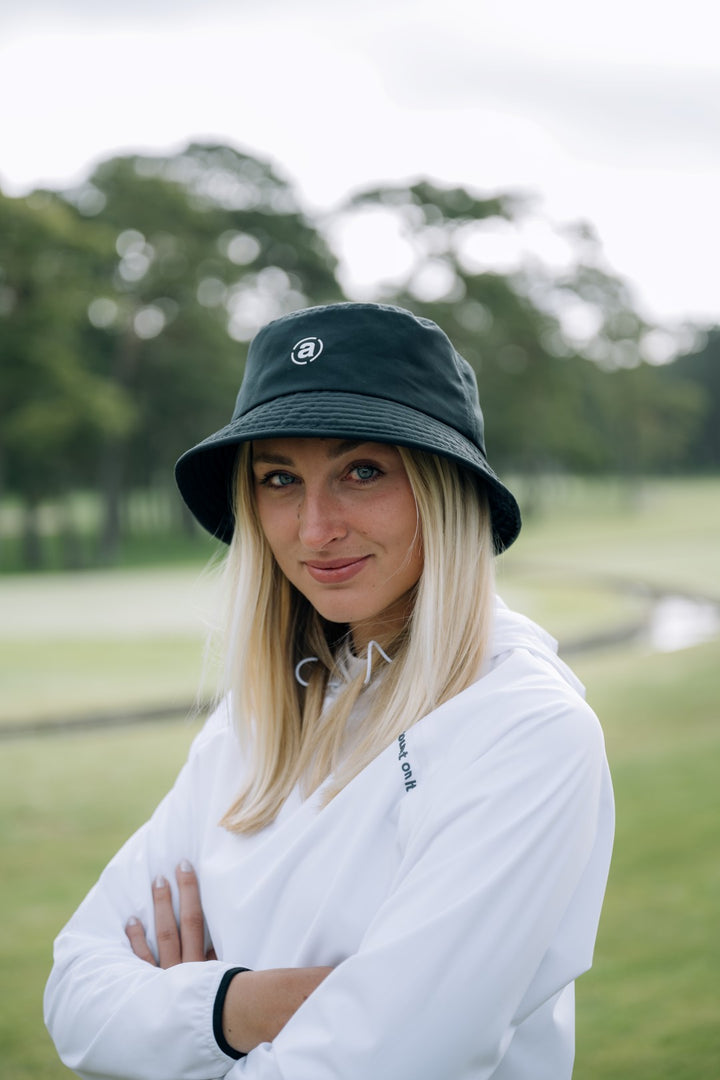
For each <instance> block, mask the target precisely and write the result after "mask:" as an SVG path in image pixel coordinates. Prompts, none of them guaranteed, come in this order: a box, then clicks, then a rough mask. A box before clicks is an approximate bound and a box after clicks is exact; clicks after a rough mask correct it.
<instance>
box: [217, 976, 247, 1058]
mask: <svg viewBox="0 0 720 1080" xmlns="http://www.w3.org/2000/svg"><path fill="white" fill-rule="evenodd" d="M249 970H250V968H244V967H235V968H230V969H229V970H228V971H226V972H225V974H224V975H223V977H222V979H221V980H220V985H219V986H218V990H217V994H216V995H215V1004H214V1005H213V1035H214V1036H215V1042H216V1043H217V1044H218V1046H219V1047H220V1049H221V1050H222V1052H223V1054H227V1056H228V1057H231V1058H233V1059H234V1060H235V1061H237V1060H238V1059H239V1058H243V1057H245V1054H244V1053H243V1052H242V1051H241V1050H238V1049H237V1047H235V1046H233V1045H232V1042H231V1041H230V1039H229V1036H230V1035H231V1032H230V1031H229V1030H227V1026H226V1024H225V1022H224V1018H225V999H226V997H227V994H228V990H229V989H230V983H231V982H232V981H233V979H234V978H235V976H236V975H240V974H242V972H244V971H249Z"/></svg>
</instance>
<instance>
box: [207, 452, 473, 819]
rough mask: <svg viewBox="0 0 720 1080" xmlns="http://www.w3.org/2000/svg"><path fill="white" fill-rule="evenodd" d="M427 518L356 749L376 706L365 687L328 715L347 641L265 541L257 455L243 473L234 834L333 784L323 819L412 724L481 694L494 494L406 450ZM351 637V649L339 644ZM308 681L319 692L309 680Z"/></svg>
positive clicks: (355, 684) (238, 511)
mask: <svg viewBox="0 0 720 1080" xmlns="http://www.w3.org/2000/svg"><path fill="white" fill-rule="evenodd" d="M397 449H398V451H399V453H400V455H401V457H402V460H403V464H404V466H405V469H406V471H407V475H408V479H409V481H410V485H411V487H412V490H413V493H414V496H415V501H416V505H417V510H418V519H419V528H420V532H421V542H422V546H423V571H422V574H421V576H420V579H419V581H418V583H417V585H416V586H415V590H414V591H415V596H414V603H413V609H412V612H411V614H410V617H409V619H408V621H407V624H406V625H405V627H404V628H403V629H402V630H401V632H400V633H399V634H397V635H396V636H395V638H394V639H393V641H392V642H391V643H390V644H389V645H388V644H387V643H385V648H387V649H388V651H389V652H390V653H392V663H391V664H389V665H384V664H383V665H382V671H383V676H382V678H380V679H375V680H374V681H373V683H372V684H371V685H372V691H371V693H370V694H368V695H367V697H366V699H362V700H363V701H366V714H365V715H364V717H363V721H362V725H361V730H360V735H359V737H358V738H357V739H356V740H355V741H354V743H353V744H352V746H350V747H349V748H348V747H347V745H345V746H344V743H345V739H346V731H347V722H348V718H349V717H350V714H351V713H352V711H353V708H354V707H355V705H356V703H357V702H358V699H359V698H360V695H361V694H362V692H363V676H362V675H360V676H358V677H356V678H353V679H351V680H350V681H349V682H348V683H347V684H346V685H343V688H342V689H341V690H340V692H339V693H338V694H337V696H336V697H335V698H334V699H333V700H332V701H331V703H330V704H329V705H328V706H327V707H326V708H325V709H323V703H324V701H325V696H326V690H327V685H328V680H329V678H330V677H331V675H332V674H334V673H335V674H337V655H338V651H339V650H340V649H341V647H342V644H343V641H344V640H346V639H347V636H348V635H347V633H345V634H343V633H342V630H343V629H344V628H339V627H338V626H337V625H336V624H333V623H328V622H327V621H326V620H324V619H323V618H322V617H321V616H320V615H319V614H318V613H317V612H316V611H315V609H314V608H313V607H312V606H311V605H310V604H309V603H308V601H307V600H306V599H305V598H304V597H303V596H302V595H301V594H300V593H299V592H298V591H297V590H296V589H295V588H294V587H293V586H292V585H291V584H290V582H289V581H288V580H287V578H286V577H285V576H284V574H283V573H282V571H281V570H280V568H279V567H278V565H277V563H276V562H275V559H274V557H273V555H272V553H271V551H270V549H269V546H268V544H267V542H266V540H265V536H264V534H263V531H262V528H261V526H260V522H259V519H258V515H257V512H256V508H255V499H254V485H253V478H252V469H251V447H250V444H244V445H243V446H242V447H241V449H240V452H239V455H238V463H237V469H236V484H235V491H236V496H235V498H236V507H235V520H236V526H235V533H234V536H233V540H232V543H231V544H230V549H229V552H228V556H227V559H226V564H225V570H224V575H225V580H224V589H225V596H226V597H228V605H229V609H228V618H227V623H226V637H227V640H226V687H225V689H226V690H228V691H229V692H230V702H231V705H230V707H231V711H232V717H233V722H234V725H235V727H236V730H237V733H238V736H239V738H240V741H241V744H242V747H243V751H244V753H245V755H246V760H247V762H248V768H247V779H246V781H245V783H244V786H243V788H242V790H241V791H240V794H239V796H238V798H237V800H236V801H235V803H234V804H233V805H232V806H231V807H230V808H229V809H228V811H227V813H226V814H225V815H224V817H223V818H222V821H221V824H222V825H224V826H225V827H226V828H228V829H230V830H231V831H233V832H238V833H250V832H254V831H256V830H258V829H261V828H263V827H264V826H265V825H268V824H270V823H271V822H272V821H273V820H274V819H275V817H276V816H277V814H278V812H279V810H280V808H281V806H282V804H283V803H284V801H285V800H286V798H287V797H288V795H289V794H290V792H291V791H292V790H293V788H294V787H295V785H296V784H299V785H300V787H301V790H302V791H303V794H304V795H309V794H310V793H311V792H313V791H315V790H316V789H317V788H318V787H319V786H320V785H321V784H323V783H324V782H325V781H326V780H327V781H328V783H327V785H326V787H325V790H324V791H323V805H326V804H327V803H328V802H329V801H330V800H331V799H332V798H334V796H335V795H337V794H338V792H339V791H341V790H342V789H343V788H344V787H345V786H346V785H347V784H348V783H349V782H350V781H351V780H352V779H353V778H354V777H355V776H357V774H358V773H359V772H361V770H362V769H364V768H365V767H366V766H367V765H368V764H369V763H370V762H371V761H372V760H373V758H375V757H376V756H377V755H378V754H379V753H380V752H381V751H382V750H384V749H385V747H386V746H389V745H390V743H392V742H393V741H394V740H395V739H397V738H398V737H399V736H400V735H401V734H402V733H403V732H404V731H406V730H407V729H408V728H409V727H411V725H412V724H414V723H416V722H417V721H418V720H419V719H421V717H423V716H425V715H426V714H427V713H429V712H431V711H432V710H433V709H436V708H437V707H438V706H439V705H441V704H442V703H443V702H445V701H447V700H449V699H450V698H452V697H454V696H455V695H456V694H458V693H460V691H462V690H464V689H465V688H466V687H467V686H469V685H470V684H471V683H472V682H474V681H475V680H476V679H477V678H478V676H479V673H480V668H481V664H482V660H483V657H484V654H485V651H486V648H487V642H488V637H489V633H490V618H491V611H492V599H493V594H494V560H493V539H492V530H491V524H490V512H489V509H488V504H487V499H486V497H485V493H484V489H483V486H482V482H481V481H480V480H479V479H478V478H475V476H474V475H473V474H472V473H470V472H468V471H466V470H464V469H462V468H460V467H459V466H457V465H455V464H454V463H453V462H451V461H449V460H447V459H446V458H442V457H438V456H435V455H433V454H428V453H425V452H423V451H419V450H408V449H406V448H404V447H402V446H399V447H398V448H397ZM338 634H340V636H338ZM310 656H312V657H314V658H317V663H313V664H308V665H307V666H306V667H304V669H303V674H304V675H305V673H307V685H302V684H301V683H300V682H299V681H298V679H297V678H296V675H295V669H296V665H297V664H298V663H299V662H300V661H301V660H303V659H306V658H308V657H310Z"/></svg>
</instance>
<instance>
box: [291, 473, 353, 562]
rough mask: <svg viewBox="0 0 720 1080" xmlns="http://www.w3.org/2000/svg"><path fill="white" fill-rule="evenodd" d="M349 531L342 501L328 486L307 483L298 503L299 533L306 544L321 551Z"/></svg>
mask: <svg viewBox="0 0 720 1080" xmlns="http://www.w3.org/2000/svg"><path fill="white" fill-rule="evenodd" d="M347 533H348V526H347V522H346V520H345V514H344V512H343V508H342V501H341V500H340V499H339V498H338V497H337V496H336V495H334V494H333V493H332V492H330V491H328V490H327V489H325V488H314V487H310V486H309V485H307V486H306V487H305V490H304V491H303V495H302V499H301V500H300V502H299V503H298V536H299V538H300V542H301V543H302V545H303V547H306V548H307V549H308V550H310V551H320V550H322V549H323V548H325V547H327V546H328V545H329V544H331V543H332V542H333V540H340V539H342V538H343V537H344V536H347Z"/></svg>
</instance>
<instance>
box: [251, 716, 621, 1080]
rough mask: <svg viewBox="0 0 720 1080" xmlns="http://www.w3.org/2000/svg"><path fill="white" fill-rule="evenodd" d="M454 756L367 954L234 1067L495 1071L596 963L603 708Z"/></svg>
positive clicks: (604, 789) (323, 1076) (410, 1075)
mask: <svg viewBox="0 0 720 1080" xmlns="http://www.w3.org/2000/svg"><path fill="white" fill-rule="evenodd" d="M448 764H449V766H450V767H449V768H445V767H444V766H443V769H442V776H441V778H440V779H438V780H437V782H436V783H435V784H434V785H433V790H432V793H431V797H430V798H428V799H427V800H426V802H425V803H424V811H423V813H422V814H420V816H419V817H418V819H417V820H416V821H415V823H414V825H413V827H412V829H411V831H410V833H409V836H408V842H407V844H406V847H405V850H404V856H403V859H402V862H401V865H400V867H399V870H398V873H397V876H396V880H395V882H394V887H393V889H392V891H391V894H390V895H389V896H388V897H387V899H386V901H385V902H384V903H383V905H382V906H381V908H380V910H379V911H378V913H377V915H376V917H375V918H374V920H373V921H372V923H371V925H370V926H369V927H368V929H367V932H366V934H365V937H364V940H363V942H362V945H361V947H360V948H359V950H358V951H357V953H355V954H354V955H353V956H351V957H349V958H348V959H347V960H346V961H344V962H343V963H342V964H340V965H339V966H338V967H337V968H336V969H335V971H334V972H332V973H331V974H330V976H329V977H328V978H327V979H326V980H325V981H324V982H323V983H322V984H321V986H320V987H319V988H318V989H317V990H316V991H315V992H314V993H313V994H312V995H311V996H310V998H309V999H308V1000H307V1001H306V1002H305V1003H304V1004H303V1005H302V1007H301V1008H300V1009H299V1010H298V1012H297V1013H296V1014H295V1015H294V1016H293V1017H292V1019H291V1020H290V1021H289V1023H288V1024H287V1025H286V1026H285V1028H284V1029H283V1030H282V1031H281V1032H280V1034H279V1035H278V1037H277V1038H276V1039H275V1040H274V1042H273V1043H272V1044H263V1045H262V1046H260V1047H257V1048H256V1049H255V1050H254V1051H252V1052H251V1053H250V1054H249V1055H248V1057H247V1058H246V1059H245V1060H243V1061H241V1062H238V1063H237V1064H236V1065H235V1066H234V1068H233V1071H232V1073H231V1076H232V1077H233V1080H240V1078H241V1077H242V1078H244V1080H337V1078H338V1077H342V1078H343V1080H367V1078H368V1077H373V1080H406V1078H407V1080H417V1078H418V1077H452V1078H453V1080H459V1078H461V1077H462V1078H467V1077H472V1078H473V1080H483V1078H485V1077H489V1076H492V1075H493V1073H494V1071H495V1069H496V1068H497V1065H498V1062H499V1061H500V1060H501V1058H502V1057H503V1055H504V1054H505V1052H506V1050H507V1048H508V1046H509V1044H510V1042H511V1040H512V1037H513V1032H514V1030H515V1029H516V1027H517V1026H518V1025H519V1024H520V1023H521V1022H522V1020H523V1019H524V1018H525V1017H527V1016H529V1015H530V1014H531V1013H532V1012H533V1011H534V1010H536V1009H539V1008H540V1006H541V1005H543V1004H544V1003H545V1002H548V1001H550V999H551V998H552V997H553V996H554V995H557V994H558V993H559V991H560V990H561V989H562V988H563V987H564V986H565V985H567V984H569V983H571V982H572V980H573V979H574V978H575V977H576V976H577V975H578V974H580V973H581V972H582V971H583V970H585V969H586V968H587V967H589V966H590V962H591V958H592V947H593V943H594V937H595V932H596V927H597V917H598V916H599V908H600V903H601V899H602V893H603V890H604V885H605V878H606V874H607V861H608V860H609V844H610V843H611V834H612V827H611V819H612V802H611V796H610V794H609V786H608V785H609V779H608V775H607V765H606V761H605V754H604V746H603V740H602V735H601V732H600V729H599V726H598V725H597V721H596V719H595V717H594V714H593V713H592V712H591V710H589V709H587V708H586V706H585V705H584V704H582V703H581V702H579V701H575V700H573V701H572V702H566V703H563V702H560V704H559V705H557V706H553V707H552V708H549V707H546V708H545V709H540V710H536V712H535V714H534V715H531V716H530V717H529V718H528V716H527V715H526V717H525V718H524V720H523V722H522V723H519V724H517V725H514V726H511V728H510V730H509V731H508V732H507V734H505V735H504V736H503V737H502V738H501V739H499V740H498V741H497V742H496V744H495V745H494V746H493V747H492V748H491V750H489V751H488V752H487V753H483V754H481V755H480V756H478V757H477V758H475V759H473V760H469V761H467V760H463V752H462V747H461V748H460V753H459V754H457V755H455V756H454V758H453V759H452V760H451V761H450V762H449V763H448ZM598 851H600V854H599V855H597V852H598ZM593 852H595V853H596V854H595V856H593ZM359 872H366V873H367V872H372V870H371V867H366V868H364V869H363V870H362V871H359ZM578 894H581V900H580V901H578V902H576V904H575V905H574V906H573V898H574V897H575V898H576V900H577V896H578ZM578 907H579V908H580V909H582V911H581V914H580V915H579V916H578V915H577V914H576V913H575V909H576V908H578ZM570 909H572V911H570ZM561 923H563V924H567V926H568V929H567V932H566V933H564V934H562V935H559V934H558V928H559V926H560V925H561ZM523 1075H524V1074H523ZM543 1075H545V1073H543Z"/></svg>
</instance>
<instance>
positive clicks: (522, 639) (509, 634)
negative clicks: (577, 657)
mask: <svg viewBox="0 0 720 1080" xmlns="http://www.w3.org/2000/svg"><path fill="white" fill-rule="evenodd" d="M513 649H526V650H527V651H528V652H531V653H533V654H534V655H535V656H539V657H542V659H543V660H546V661H547V662H548V663H549V664H551V665H552V667H553V668H554V669H555V671H556V672H557V673H558V675H560V677H561V678H562V679H564V680H565V682H566V683H568V685H569V686H571V687H572V688H573V689H574V690H575V691H577V693H578V694H580V695H581V696H582V697H585V687H584V686H583V684H582V683H581V682H580V680H579V679H578V677H577V676H576V675H575V674H574V672H572V671H571V670H570V668H569V667H568V666H567V664H566V663H565V662H564V660H561V659H560V657H559V656H558V643H557V641H556V640H555V638H554V637H552V635H551V634H548V632H547V630H543V628H542V627H541V626H538V624H537V623H534V622H533V621H532V619H528V617H527V616H526V615H520V614H519V612H517V611H512V610H511V609H510V608H509V607H508V606H507V604H506V603H505V602H504V601H503V600H501V599H500V597H499V596H497V597H496V598H495V612H494V616H493V631H492V636H491V639H490V656H489V657H488V660H489V664H490V666H491V667H494V666H495V664H497V663H498V661H499V659H500V657H501V656H503V655H504V654H506V653H509V652H512V650H513Z"/></svg>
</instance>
